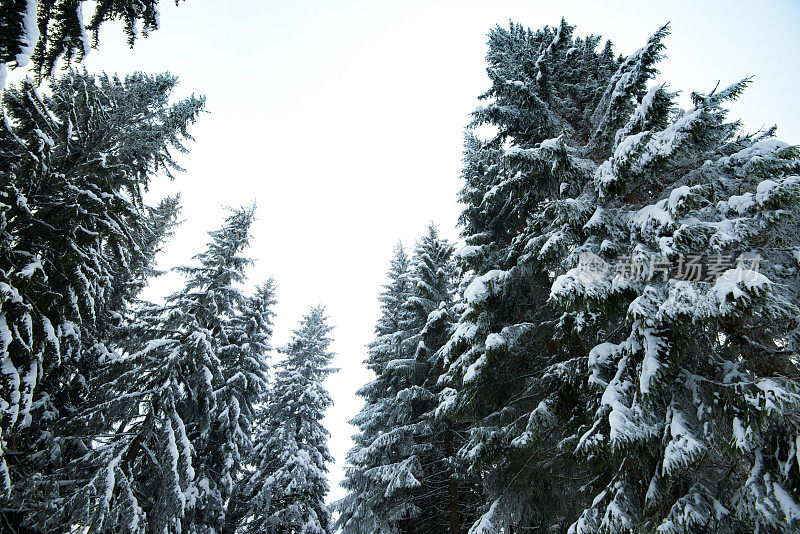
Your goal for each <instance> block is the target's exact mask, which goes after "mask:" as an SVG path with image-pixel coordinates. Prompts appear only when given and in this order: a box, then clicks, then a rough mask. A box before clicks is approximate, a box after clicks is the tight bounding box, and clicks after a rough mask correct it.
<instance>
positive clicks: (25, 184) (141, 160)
mask: <svg viewBox="0 0 800 534" xmlns="http://www.w3.org/2000/svg"><path fill="white" fill-rule="evenodd" d="M176 83H177V80H176V79H175V78H174V77H173V76H169V75H158V76H147V75H142V74H139V75H134V76H129V77H127V78H125V79H124V80H121V79H119V78H116V77H115V78H110V77H107V76H102V77H95V76H90V75H88V74H86V73H78V72H70V73H69V74H67V75H65V76H63V77H61V78H59V79H56V80H53V81H52V83H51V96H48V97H41V96H40V95H39V94H38V92H37V91H36V90H35V88H33V87H32V85H31V84H30V83H28V82H23V83H22V85H21V86H20V87H19V88H9V89H8V90H6V91H5V94H4V98H3V113H4V116H5V117H6V118H7V120H4V121H2V122H0V169H2V173H3V175H4V177H6V178H7V179H6V180H4V182H3V184H2V185H1V186H0V213H2V217H1V218H0V251H1V253H0V263H2V268H0V273H1V274H0V278H2V279H1V280H0V283H1V285H0V287H2V288H3V290H2V297H1V299H2V300H1V301H0V323H2V324H3V325H5V326H4V327H3V328H0V331H2V332H3V336H2V339H3V346H2V347H3V353H2V358H3V364H2V377H0V388H1V390H2V395H0V397H2V399H3V408H4V410H3V414H2V417H0V434H1V436H0V448H2V450H3V451H6V450H9V451H10V452H12V454H11V455H9V456H6V455H5V454H0V474H1V475H2V476H0V487H2V493H3V496H4V497H5V498H7V499H8V500H7V501H6V502H5V503H4V506H3V507H4V509H5V510H6V512H4V515H5V516H6V517H8V514H12V512H10V510H13V509H15V507H17V506H21V502H22V501H23V500H24V501H30V500H31V498H33V499H34V500H36V499H37V498H46V495H40V496H38V497H36V496H33V497H31V496H30V495H28V496H26V495H24V494H22V493H12V491H11V490H12V487H13V486H14V484H15V482H17V481H19V480H21V479H23V478H27V477H28V476H29V475H30V473H42V474H43V475H44V476H46V477H47V476H50V474H51V472H52V470H53V469H56V468H58V467H59V466H61V465H63V463H64V462H67V461H69V460H70V459H71V458H73V457H74V456H73V455H74V454H82V453H81V451H82V450H85V448H86V447H87V446H88V444H89V443H90V442H91V440H90V439H89V440H87V438H86V436H85V433H84V432H81V431H78V432H76V433H75V434H74V435H75V436H77V437H72V436H71V435H65V434H62V429H63V425H62V424H61V423H62V421H64V422H69V421H71V420H72V418H73V414H74V413H75V410H76V407H77V406H78V405H79V404H80V403H82V402H84V401H85V399H87V398H88V397H89V396H90V393H89V389H88V386H87V384H88V382H89V381H90V380H91V378H92V376H93V375H94V373H95V372H96V371H97V366H98V365H99V364H100V363H101V362H102V361H106V360H108V359H110V358H114V357H115V351H114V343H113V340H114V338H115V336H117V334H118V332H119V329H120V327H122V326H123V325H124V324H125V323H126V322H127V321H128V319H129V314H128V307H129V306H130V304H131V303H132V302H133V301H134V300H135V298H136V296H137V294H138V291H139V290H140V289H141V288H142V287H143V285H144V283H145V280H146V279H147V277H149V276H152V275H153V274H155V271H154V269H153V259H154V256H155V253H156V252H157V251H158V249H159V247H160V243H161V242H162V240H163V239H164V238H165V237H166V236H168V235H169V233H170V232H171V229H172V227H173V226H174V224H175V219H176V215H177V209H178V206H177V203H176V202H175V201H174V200H165V201H164V202H163V203H161V204H159V205H158V206H156V207H154V208H149V207H147V206H146V205H145V204H144V202H143V201H142V191H143V190H144V189H146V188H147V186H148V183H149V181H150V180H151V179H152V177H153V176H154V175H155V174H156V173H157V172H158V171H160V170H163V169H167V170H168V169H170V168H179V167H178V166H177V165H176V163H175V161H174V160H173V158H172V155H171V151H172V150H179V151H185V148H184V145H183V142H184V140H185V139H190V138H191V137H190V136H189V134H188V132H187V128H188V126H189V124H190V123H192V122H193V121H194V120H195V118H196V116H197V114H198V113H199V112H200V110H201V109H202V106H203V101H202V99H197V98H194V97H192V98H189V99H186V100H184V101H181V102H178V103H175V104H170V103H169V95H170V93H171V91H172V90H173V88H174V87H175V85H176ZM9 443H10V444H11V445H10V446H9ZM31 489H32V485H31V484H25V485H23V486H21V487H20V488H19V490H20V491H24V492H28V491H30V490H31Z"/></svg>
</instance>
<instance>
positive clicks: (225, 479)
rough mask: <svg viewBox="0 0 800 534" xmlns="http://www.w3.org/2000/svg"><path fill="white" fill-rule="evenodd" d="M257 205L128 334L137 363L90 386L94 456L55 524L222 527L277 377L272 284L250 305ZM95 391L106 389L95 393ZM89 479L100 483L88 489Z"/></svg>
mask: <svg viewBox="0 0 800 534" xmlns="http://www.w3.org/2000/svg"><path fill="white" fill-rule="evenodd" d="M252 219H253V209H252V208H243V209H239V210H234V211H232V212H231V213H230V215H229V216H228V217H227V218H226V221H225V225H224V226H223V227H222V228H221V229H220V230H216V231H213V232H210V236H211V241H210V243H209V245H208V248H207V250H206V251H205V252H203V253H201V254H199V255H197V256H196V259H197V260H198V263H199V265H197V266H192V267H184V268H181V269H179V270H180V271H181V272H182V273H184V274H185V275H186V276H187V278H188V280H187V282H186V286H185V288H184V289H183V290H182V291H180V292H177V293H174V294H173V295H171V296H170V297H169V298H168V299H167V301H166V303H165V304H164V305H163V306H156V305H150V306H149V307H146V308H143V309H141V310H140V311H139V314H138V315H137V322H136V323H135V324H134V325H132V326H131V327H130V328H129V329H128V333H129V341H128V342H127V343H126V344H124V345H123V346H122V349H123V352H125V354H126V355H125V356H123V357H121V358H119V359H118V360H116V361H112V362H111V363H110V364H109V365H107V366H105V367H104V368H103V372H102V373H100V374H98V376H97V379H96V382H97V384H90V388H91V389H92V390H93V391H95V392H96V395H97V398H95V399H92V401H90V402H87V403H86V404H85V405H84V406H81V410H80V412H79V415H77V416H76V417H75V423H76V425H83V426H85V427H86V428H88V429H89V430H90V431H92V435H93V436H94V437H95V443H94V444H93V447H92V449H91V451H87V453H86V454H84V456H82V457H80V458H78V459H77V460H75V461H73V462H72V463H71V464H70V465H68V466H67V467H66V468H65V470H64V472H63V473H59V475H60V477H61V479H63V480H65V481H67V480H69V481H72V483H69V482H64V483H61V484H59V485H58V486H57V488H58V493H55V492H54V493H52V494H51V496H50V500H49V504H50V508H49V510H48V511H49V512H50V513H51V514H52V516H51V517H50V518H44V520H43V522H44V523H45V524H47V521H48V520H49V521H52V522H53V524H54V525H69V524H78V525H84V526H85V527H86V528H87V529H89V530H90V531H92V532H140V531H143V530H145V529H146V531H147V532H162V531H165V532H179V531H180V532H213V531H220V532H221V531H222V527H223V523H224V520H225V505H226V503H227V502H228V499H229V497H230V492H231V486H232V480H233V479H234V478H235V474H234V473H233V472H232V471H233V470H234V469H236V468H237V467H238V466H239V465H240V464H241V453H242V452H243V451H244V452H246V451H247V450H248V443H247V438H248V436H247V435H246V434H245V433H244V432H245V429H248V428H249V426H250V422H249V421H248V419H249V417H250V414H251V413H252V405H253V404H254V403H256V402H259V400H260V399H259V398H258V397H256V398H253V396H257V395H262V394H263V392H264V388H265V384H266V380H267V376H266V366H265V363H264V362H263V361H259V360H260V358H262V357H263V355H262V354H261V351H262V350H266V347H267V339H268V336H269V314H270V311H269V307H270V306H271V303H272V296H271V289H270V287H269V286H266V287H265V288H262V289H261V290H259V291H258V292H257V293H256V295H255V296H253V297H251V298H250V299H246V298H245V297H244V296H243V295H242V293H241V291H240V289H239V288H238V287H239V285H240V284H241V283H242V282H243V280H244V278H243V272H244V269H245V267H246V266H247V265H248V264H249V263H250V260H249V259H248V258H246V257H244V256H242V255H241V252H242V250H243V249H244V248H245V247H246V245H247V243H248V240H249V227H250V224H251V222H252ZM92 386H94V387H92ZM83 480H86V481H88V482H82V481H83Z"/></svg>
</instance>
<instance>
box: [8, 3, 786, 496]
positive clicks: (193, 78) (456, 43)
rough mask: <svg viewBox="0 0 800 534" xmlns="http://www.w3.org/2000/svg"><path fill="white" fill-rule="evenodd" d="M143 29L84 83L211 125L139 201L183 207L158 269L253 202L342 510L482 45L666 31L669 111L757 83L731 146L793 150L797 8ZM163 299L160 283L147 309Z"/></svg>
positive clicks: (99, 61) (272, 17)
mask: <svg viewBox="0 0 800 534" xmlns="http://www.w3.org/2000/svg"><path fill="white" fill-rule="evenodd" d="M160 10H161V29H160V30H159V31H157V32H155V33H153V34H152V35H151V36H150V37H148V38H147V39H141V40H140V41H138V42H137V44H136V46H135V48H134V49H133V50H129V49H128V48H127V46H126V45H125V41H124V36H123V35H122V32H121V31H120V30H119V29H117V28H113V27H112V26H111V25H107V26H104V27H103V30H102V32H101V36H100V37H101V40H100V48H99V50H94V51H92V52H91V54H90V55H89V56H88V58H87V59H86V61H85V65H86V66H87V68H88V69H89V70H90V71H95V72H97V71H101V70H106V71H108V72H118V73H120V74H123V73H127V72H132V71H135V70H144V71H147V72H159V71H170V72H172V73H173V74H176V75H178V76H179V77H180V79H181V86H180V92H181V93H182V94H189V93H191V92H195V93H202V94H205V95H206V97H207V106H208V107H207V109H208V111H209V113H208V114H205V115H204V116H202V117H201V118H200V120H199V122H198V124H197V125H196V126H195V127H194V128H193V129H192V132H193V134H194V135H195V138H196V142H194V143H192V144H191V145H190V147H189V148H190V149H191V154H190V155H189V156H185V157H182V158H181V161H182V163H183V165H184V166H185V167H186V172H185V173H183V174H180V175H178V177H177V179H176V180H175V181H174V182H171V183H167V182H165V181H164V180H162V181H160V182H159V183H158V184H156V186H155V187H154V190H153V194H152V197H153V198H155V197H156V196H158V195H163V194H166V193H170V194H171V193H174V192H180V193H181V196H182V205H183V218H184V219H185V221H186V222H185V223H184V224H183V225H182V226H181V227H180V229H179V230H178V232H177V235H176V236H175V237H174V238H173V239H172V241H171V242H170V243H169V244H168V245H167V247H166V251H165V253H164V254H162V256H161V257H160V262H161V267H162V268H169V267H172V266H175V265H180V264H184V263H187V262H188V261H190V257H191V256H192V255H193V254H195V253H197V252H199V251H200V250H202V248H203V247H204V244H205V242H206V239H207V236H206V234H205V233H206V232H207V231H208V230H211V229H214V228H215V227H217V226H219V224H220V222H221V219H222V217H223V212H222V209H221V208H222V206H224V205H226V204H228V205H241V204H249V203H251V202H252V201H253V200H256V201H257V202H258V221H257V222H256V224H255V226H254V228H253V234H254V239H253V247H252V250H251V255H252V256H253V257H254V259H255V260H256V264H255V267H254V268H253V269H252V270H251V281H252V283H253V284H255V283H257V282H260V281H262V280H263V279H265V278H267V277H268V276H274V277H275V279H276V282H277V286H278V299H279V305H278V307H277V310H276V311H277V313H278V316H277V318H276V322H275V326H276V329H275V337H274V345H276V346H280V345H282V344H283V343H285V342H286V341H287V339H288V335H289V332H290V331H291V329H292V328H294V326H295V325H296V322H297V320H298V319H299V317H300V316H301V315H302V314H303V313H305V312H306V311H307V309H308V308H309V307H310V306H312V305H315V304H317V303H323V304H325V305H326V306H327V309H328V313H329V315H330V317H331V322H332V324H333V325H335V330H334V332H333V335H334V336H335V338H336V341H335V344H334V347H333V349H334V350H335V351H336V352H337V354H338V357H337V360H336V366H338V367H340V368H341V371H340V372H339V373H338V374H337V375H335V376H333V377H331V378H330V379H329V380H328V382H327V385H328V387H329V389H330V391H331V394H332V396H333V398H334V401H335V406H334V407H333V408H332V409H330V410H329V412H328V416H327V419H326V424H327V427H328V429H329V430H330V432H331V434H332V438H331V442H330V446H331V451H332V453H333V455H334V456H335V458H336V461H337V465H336V466H333V468H332V472H331V490H332V491H331V495H330V497H331V499H336V498H339V497H341V496H342V494H343V491H342V490H341V489H340V488H339V487H338V482H339V480H340V479H341V465H342V463H343V460H344V456H345V453H346V451H347V450H348V449H349V448H350V446H351V445H352V443H351V441H350V435H351V434H352V433H353V432H354V429H353V428H352V427H350V426H349V425H347V424H346V421H347V420H348V419H349V418H351V417H352V416H353V415H354V414H355V413H356V412H357V411H358V409H359V408H360V401H359V400H358V398H357V397H356V396H355V391H356V389H358V387H359V386H360V385H362V384H363V383H364V382H366V381H367V380H369V378H370V377H369V374H368V373H367V372H366V370H365V369H364V368H363V366H362V365H361V362H362V361H363V360H364V358H365V356H366V353H365V349H364V345H365V344H366V343H367V342H368V341H370V339H371V338H372V333H373V325H374V323H375V320H376V318H377V315H378V305H377V300H376V298H377V294H378V291H379V288H380V285H381V284H382V283H383V280H384V274H385V272H386V269H387V267H388V262H389V259H390V256H391V250H392V248H393V246H394V244H395V242H396V241H397V240H398V239H402V240H403V242H404V243H405V244H406V245H407V246H408V247H409V249H410V248H411V247H413V242H414V240H415V239H416V237H417V236H418V235H420V234H421V233H422V231H423V230H424V227H425V225H426V224H427V223H428V222H429V221H434V222H436V223H437V224H438V225H439V226H440V228H441V231H442V233H443V234H444V235H446V236H448V237H451V238H453V239H455V238H456V237H457V235H458V231H457V229H456V219H457V217H458V213H459V211H460V209H459V206H458V204H457V202H456V195H457V192H458V190H459V188H460V183H459V172H460V165H461V161H460V159H461V148H462V139H463V128H464V126H465V125H466V123H467V122H468V120H469V113H470V112H471V111H472V110H473V109H474V108H475V107H476V106H477V104H478V101H477V96H478V95H479V94H480V93H482V92H483V91H484V90H485V89H486V88H487V87H488V79H487V78H486V74H485V71H484V68H485V63H484V55H485V51H486V50H485V43H486V33H487V31H488V30H489V29H490V28H491V27H492V26H494V25H495V24H502V25H506V24H507V22H508V21H509V19H512V20H514V21H518V22H521V23H523V24H525V25H527V26H530V27H533V28H538V27H541V26H544V25H546V24H547V25H551V26H552V25H557V24H558V22H559V20H560V18H561V16H562V15H563V16H565V17H566V19H567V21H568V22H569V23H570V24H572V25H577V28H576V32H577V34H578V35H586V34H589V33H593V34H600V35H603V36H604V37H606V38H610V39H611V40H612V41H613V42H614V43H615V46H616V51H617V53H623V54H629V53H631V52H633V51H634V50H636V49H638V48H640V47H641V46H642V45H643V44H644V43H645V41H646V39H647V37H648V36H649V35H650V34H651V33H653V32H654V31H655V30H657V29H658V27H659V26H660V25H662V24H664V23H665V22H667V21H671V23H672V35H671V36H670V37H669V38H668V39H667V41H666V44H667V56H668V57H667V58H666V59H665V60H664V61H663V62H662V64H661V65H660V69H661V71H662V75H661V76H660V77H659V79H660V80H662V81H666V82H667V83H668V84H669V86H670V88H671V89H672V90H682V91H684V94H683V100H682V102H683V103H684V105H686V104H685V102H686V101H687V100H688V93H689V92H691V91H701V92H707V91H709V90H711V89H712V88H713V87H714V86H715V85H716V84H717V81H721V84H722V85H726V84H730V83H733V82H735V81H737V80H739V79H741V78H744V77H746V76H750V75H755V80H754V83H753V85H752V86H751V88H750V89H748V90H747V92H746V93H745V95H744V96H743V97H742V98H741V100H740V101H739V102H738V103H736V104H735V106H734V107H733V113H732V115H731V116H732V117H733V118H741V119H742V120H743V121H744V123H745V125H746V127H747V129H748V130H757V129H759V128H762V127H768V126H769V125H771V124H777V125H778V126H779V130H778V133H779V137H780V138H782V139H784V140H785V141H788V142H790V143H798V142H800V106H798V104H797V91H798V88H799V87H800V84H799V83H798V81H799V80H798V74H797V71H798V60H797V58H798V57H800V39H798V34H797V31H798V28H800V3H797V2H795V1H791V0H786V1H761V2H752V1H750V2H736V1H730V0H729V1H724V2H716V1H714V2H708V1H702V2H699V1H697V0H694V1H691V2H689V1H676V0H673V1H670V2H657V3H656V2H643V1H631V2H609V1H602V2H600V1H597V0H593V1H587V2H576V1H550V2H536V1H530V0H529V1H525V2H512V1H499V0H492V1H484V2H474V1H463V0H462V1H450V2H436V1H432V0H428V1H410V0H406V1H403V2H391V3H390V2H381V1H376V0H369V1H366V0H365V1H341V0H340V1H336V2H331V1H329V0H328V1H323V0H320V1H314V2H312V1H301V0H296V1H288V2H287V1H285V0H282V1H273V0H269V1H267V0H226V1H220V0H187V1H186V2H185V3H182V4H181V5H180V6H178V7H175V6H174V5H173V3H172V2H171V1H170V0H162V2H161V5H160ZM85 11H86V13H87V14H88V13H89V12H90V11H89V10H88V9H87V10H85ZM12 80H13V77H12V78H10V80H9V81H12ZM180 287H181V281H180V279H179V278H177V277H174V276H166V277H163V278H161V279H159V280H157V281H156V282H154V283H153V285H152V287H151V288H150V289H149V290H148V293H147V296H148V297H150V298H153V299H157V298H160V297H161V296H163V295H166V294H168V293H170V292H172V291H173V290H175V289H178V288H180Z"/></svg>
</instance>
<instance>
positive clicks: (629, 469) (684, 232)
mask: <svg viewBox="0 0 800 534" xmlns="http://www.w3.org/2000/svg"><path fill="white" fill-rule="evenodd" d="M666 33H667V30H666V28H661V29H660V30H659V31H658V32H657V33H656V34H654V35H653V36H652V37H651V38H650V39H649V40H648V42H647V44H646V45H645V46H644V47H643V48H642V49H641V50H639V51H637V52H635V53H634V54H631V55H630V56H628V57H626V58H620V59H619V60H617V61H616V62H613V61H612V60H611V58H612V54H611V53H610V50H611V49H610V45H607V46H606V48H605V49H604V50H603V52H602V53H597V52H596V51H595V48H596V45H597V43H598V39H597V38H594V37H590V38H587V39H585V40H580V39H572V37H571V35H572V31H571V28H569V27H568V26H566V24H565V23H564V22H563V21H562V24H561V26H560V29H556V30H549V29H547V28H545V30H540V31H538V32H527V31H523V30H522V29H521V28H519V27H515V26H512V28H511V30H510V31H507V30H501V29H499V28H498V29H497V30H495V31H493V32H492V36H491V38H490V53H489V61H490V67H489V73H490V77H492V81H493V86H492V89H491V90H490V91H489V93H487V96H488V97H491V98H492V101H491V102H490V104H489V106H488V107H487V108H485V109H484V110H479V111H478V112H476V122H477V123H478V124H483V123H488V124H492V125H494V126H496V128H497V132H498V133H497V135H496V136H495V137H493V138H491V139H489V140H488V141H480V140H478V139H476V138H474V137H468V140H467V148H466V151H465V166H464V178H465V182H466V184H465V187H464V190H463V192H462V199H463V200H464V201H465V203H466V204H467V207H466V208H465V210H464V213H463V215H462V224H463V225H464V236H465V239H466V240H467V243H468V246H467V247H465V248H464V249H462V250H461V251H460V252H459V257H460V259H461V261H462V265H463V266H464V268H465V269H469V270H471V274H470V275H468V276H467V277H466V278H465V279H464V282H463V286H462V287H463V288H464V292H463V295H464V299H465V310H464V312H463V313H462V315H461V318H460V320H459V324H458V326H457V327H456V332H455V334H454V335H453V336H452V338H451V340H450V341H449V342H448V345H447V346H446V347H445V349H444V350H443V351H442V353H443V355H444V356H445V357H447V358H449V369H448V371H447V372H446V373H445V375H444V376H443V380H444V381H445V382H446V383H447V384H448V386H449V387H450V389H449V390H446V393H445V392H443V393H444V394H443V395H441V404H440V411H441V412H442V413H443V414H445V415H447V414H449V416H450V417H452V418H454V419H459V418H460V419H466V420H467V421H471V422H472V428H471V429H470V440H469V442H468V443H467V444H466V445H465V446H464V447H463V448H462V451H461V453H462V457H463V458H464V459H465V460H466V461H467V462H468V465H469V466H470V469H471V470H472V471H477V472H479V473H480V474H481V476H482V478H483V480H484V488H485V492H486V501H485V504H484V507H483V510H484V514H483V516H482V517H481V518H480V520H479V521H477V522H476V523H475V524H474V525H473V528H472V530H471V532H473V533H476V534H477V533H482V532H485V533H489V532H498V531H500V530H501V529H504V530H507V531H513V532H516V531H518V530H519V529H525V528H535V529H539V530H553V529H554V530H564V529H566V528H567V527H568V526H569V530H570V532H576V533H577V532H642V531H647V532H687V531H706V530H709V531H711V530H713V531H720V532H751V531H762V532H764V531H766V532H773V531H775V532H781V531H789V530H791V529H793V528H796V524H797V521H798V510H800V508H798V493H797V487H798V486H797V480H798V475H797V471H796V470H794V469H793V468H794V467H796V461H797V456H796V453H795V447H794V446H792V443H793V440H795V439H796V437H797V435H798V429H797V413H798V399H800V397H798V391H797V385H796V380H795V378H794V377H795V376H796V373H797V367H796V365H797V364H796V362H797V356H796V354H797V353H796V339H797V327H798V325H797V315H798V314H797V311H796V310H797V305H798V291H797V290H798V287H797V283H796V281H794V279H793V278H792V277H793V276H795V274H794V273H796V272H797V268H798V264H797V259H796V255H797V252H796V247H797V243H796V240H794V241H793V239H794V237H793V236H796V235H797V222H798V221H797V216H796V214H797V201H798V194H800V189H799V187H800V183H798V181H797V178H796V176H795V175H796V174H797V166H798V157H797V156H798V155H797V152H796V150H795V149H793V148H792V147H789V146H787V145H786V144H784V143H780V142H778V141H775V140H772V139H771V136H772V134H773V131H774V130H769V131H767V132H764V133H762V134H758V135H739V136H736V132H737V130H738V127H739V125H738V123H735V122H734V123H727V122H725V110H724V108H723V107H722V106H723V105H724V103H725V102H726V101H729V100H731V99H734V98H736V97H737V96H738V95H739V94H740V93H741V91H742V90H743V89H744V86H745V85H746V83H744V82H743V83H739V84H734V85H733V86H731V87H729V88H727V89H725V90H722V91H719V92H717V91H713V92H711V93H709V94H707V95H703V94H698V93H693V94H692V98H693V101H694V106H695V107H694V108H693V109H691V110H688V111H681V110H677V109H675V107H674V104H673V103H672V101H673V98H674V96H675V95H674V94H673V93H670V92H669V91H668V90H667V89H666V87H665V86H664V85H660V84H656V85H654V86H651V88H650V89H649V90H648V88H647V82H648V80H650V79H651V78H652V76H653V75H654V73H655V66H654V65H655V63H656V62H657V61H658V60H659V59H660V52H661V50H662V49H663V44H662V43H661V41H662V40H663V38H664V37H665V35H666ZM612 66H613V68H611V67H612ZM574 80H583V81H582V82H581V83H574ZM553 87H560V88H561V89H559V90H558V92H556V93H554V92H552V88H553ZM793 254H794V257H793ZM689 255H697V256H698V257H702V258H705V260H706V261H712V260H713V261H717V263H719V259H720V258H729V259H738V261H739V263H738V264H736V263H731V264H730V265H728V266H727V267H725V268H720V266H719V265H718V266H717V268H715V270H714V271H713V272H714V273H715V276H712V277H711V278H710V279H708V280H700V281H696V280H690V279H686V278H680V277H679V275H678V273H680V272H681V269H683V268H684V267H685V265H684V264H683V263H682V262H683V261H684V259H685V258H686V257H687V256H689ZM631 258H633V259H634V260H635V261H633V262H632V263H631V261H632V260H631ZM709 258H711V260H709ZM759 258H760V259H761V269H760V270H758V271H756V270H754V269H752V268H746V267H745V266H746V265H752V262H753V260H754V259H756V260H757V259H759ZM587 260H588V261H587ZM731 261H733V260H731ZM748 262H750V263H749V264H748ZM621 265H629V266H630V265H633V268H634V271H635V270H636V269H640V271H639V272H641V266H642V265H647V266H656V269H653V268H651V269H650V270H649V271H648V269H645V270H644V272H645V274H648V273H649V274H648V276H647V277H645V278H636V277H635V276H633V277H632V276H627V275H626V273H625V271H624V270H623V271H620V270H619V268H620V266H621ZM637 265H638V266H639V267H637ZM592 266H593V267H594V269H591V268H589V267H592ZM723 267H724V263H723ZM707 268H708V267H707ZM726 269H727V270H726ZM654 270H655V271H656V272H657V273H660V275H659V276H652V274H653V271H654ZM684 274H685V273H684ZM790 465H791V466H792V467H789V466H790ZM565 496H566V498H565Z"/></svg>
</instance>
